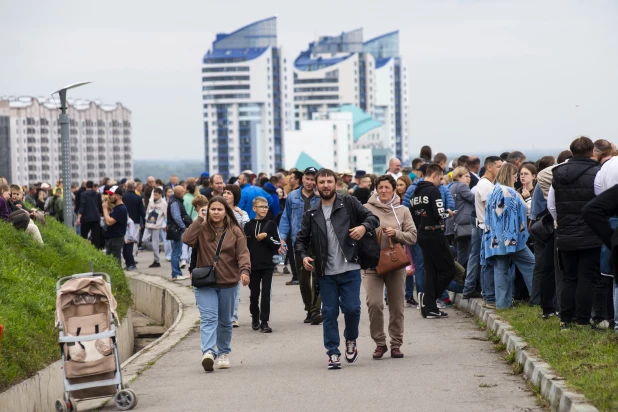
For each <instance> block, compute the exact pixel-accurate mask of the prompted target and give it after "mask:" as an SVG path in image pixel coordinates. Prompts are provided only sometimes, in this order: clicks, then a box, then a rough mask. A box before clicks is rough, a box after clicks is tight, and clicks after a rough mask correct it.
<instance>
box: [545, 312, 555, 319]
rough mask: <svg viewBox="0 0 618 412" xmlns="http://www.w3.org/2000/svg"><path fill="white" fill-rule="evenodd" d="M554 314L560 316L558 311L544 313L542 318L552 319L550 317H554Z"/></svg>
mask: <svg viewBox="0 0 618 412" xmlns="http://www.w3.org/2000/svg"><path fill="white" fill-rule="evenodd" d="M554 316H558V313H557V312H551V313H543V316H541V318H542V319H543V320H548V319H550V318H552V317H554Z"/></svg>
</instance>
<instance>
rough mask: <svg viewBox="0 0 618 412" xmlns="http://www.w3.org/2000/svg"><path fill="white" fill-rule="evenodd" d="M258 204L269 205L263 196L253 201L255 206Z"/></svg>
mask: <svg viewBox="0 0 618 412" xmlns="http://www.w3.org/2000/svg"><path fill="white" fill-rule="evenodd" d="M258 203H266V204H268V200H266V199H265V198H263V197H262V196H256V197H255V199H253V206H255V205H257V204H258Z"/></svg>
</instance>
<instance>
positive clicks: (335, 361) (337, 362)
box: [328, 355, 341, 369]
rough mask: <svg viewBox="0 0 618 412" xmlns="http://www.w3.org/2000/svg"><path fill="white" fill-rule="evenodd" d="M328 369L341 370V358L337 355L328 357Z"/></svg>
mask: <svg viewBox="0 0 618 412" xmlns="http://www.w3.org/2000/svg"><path fill="white" fill-rule="evenodd" d="M328 369H341V358H340V356H339V355H330V356H329V357H328Z"/></svg>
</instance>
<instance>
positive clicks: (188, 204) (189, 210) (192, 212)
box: [182, 193, 197, 220]
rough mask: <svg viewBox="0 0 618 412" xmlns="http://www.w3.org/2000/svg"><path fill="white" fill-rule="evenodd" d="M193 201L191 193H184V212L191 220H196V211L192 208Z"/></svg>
mask: <svg viewBox="0 0 618 412" xmlns="http://www.w3.org/2000/svg"><path fill="white" fill-rule="evenodd" d="M193 199H195V196H194V195H193V193H185V196H184V197H183V198H182V204H183V205H184V206H185V210H186V211H187V214H188V215H189V217H190V218H191V220H195V219H197V210H195V208H194V207H193Z"/></svg>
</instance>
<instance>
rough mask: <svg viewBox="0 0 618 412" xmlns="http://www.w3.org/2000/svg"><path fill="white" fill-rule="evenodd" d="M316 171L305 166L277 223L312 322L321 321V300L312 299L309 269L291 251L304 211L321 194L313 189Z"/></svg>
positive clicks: (306, 321)
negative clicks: (299, 180) (301, 180)
mask: <svg viewBox="0 0 618 412" xmlns="http://www.w3.org/2000/svg"><path fill="white" fill-rule="evenodd" d="M317 172H318V170H317V169H316V168H315V167H308V168H307V169H305V172H304V173H303V184H302V186H301V187H299V188H298V189H296V190H293V191H292V192H290V194H289V195H288V197H287V199H286V201H285V209H284V210H283V214H282V215H281V223H279V237H280V238H281V250H280V253H283V251H284V250H285V249H286V248H287V249H288V253H291V255H290V257H291V258H292V259H293V260H291V261H290V263H291V264H292V265H295V267H296V273H298V282H299V285H300V294H301V296H302V297H303V303H304V304H305V310H306V311H307V317H306V318H305V320H304V322H305V323H311V324H312V325H319V324H320V323H321V322H322V315H321V314H320V308H321V306H322V301H321V299H320V298H319V297H318V299H317V300H316V299H314V293H315V292H314V287H313V281H312V275H311V272H310V271H307V270H306V269H305V268H304V267H303V263H302V261H301V259H297V256H295V255H294V243H296V234H297V233H298V232H299V231H300V227H301V223H302V221H303V214H304V213H305V212H306V211H307V210H309V209H310V208H311V207H312V206H314V205H315V204H317V203H319V202H320V197H319V196H318V195H317V194H316V192H315V175H316V174H317ZM290 240H291V244H290V246H289V247H288V245H287V243H286V242H288V241H290ZM314 300H315V302H314Z"/></svg>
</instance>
